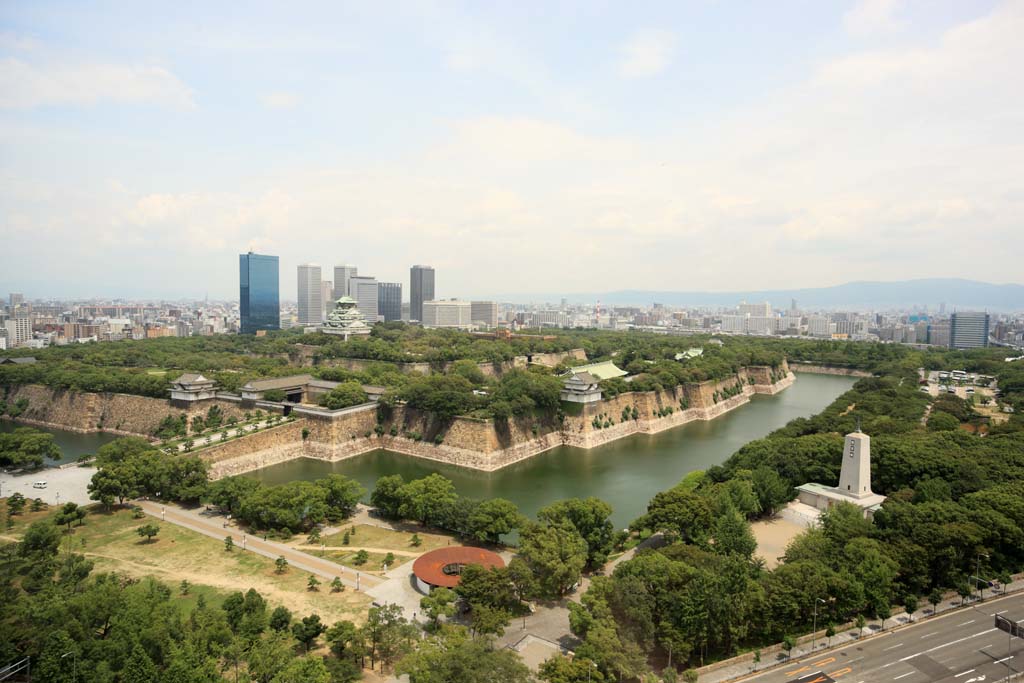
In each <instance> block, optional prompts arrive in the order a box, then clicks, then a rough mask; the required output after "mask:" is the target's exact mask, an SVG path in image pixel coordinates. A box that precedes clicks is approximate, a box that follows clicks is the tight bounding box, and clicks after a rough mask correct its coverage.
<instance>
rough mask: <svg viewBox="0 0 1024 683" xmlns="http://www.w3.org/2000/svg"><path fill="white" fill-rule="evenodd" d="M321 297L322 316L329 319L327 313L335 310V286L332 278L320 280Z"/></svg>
mask: <svg viewBox="0 0 1024 683" xmlns="http://www.w3.org/2000/svg"><path fill="white" fill-rule="evenodd" d="M320 297H321V299H322V300H323V304H322V305H321V309H322V317H323V319H324V320H327V314H328V313H330V312H331V311H333V310H334V287H333V286H332V284H331V281H330V280H321V281H320Z"/></svg>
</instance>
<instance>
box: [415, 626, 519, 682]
mask: <svg viewBox="0 0 1024 683" xmlns="http://www.w3.org/2000/svg"><path fill="white" fill-rule="evenodd" d="M396 672H397V673H399V674H408V675H409V681H410V683H478V682H479V681H502V683H529V681H530V680H531V676H530V670H529V669H527V668H526V665H525V664H523V663H522V662H521V661H520V659H519V657H518V656H517V655H516V654H515V653H514V652H512V651H511V650H508V649H506V648H500V649H494V648H493V646H492V644H491V643H490V642H489V641H488V640H486V639H482V638H471V637H470V636H469V635H468V634H467V633H466V632H465V629H461V628H457V627H449V628H445V629H442V630H441V631H439V632H438V633H437V634H436V635H432V636H430V637H428V638H427V639H425V640H424V641H423V642H421V643H420V645H419V647H418V648H417V649H416V651H415V652H412V653H410V654H408V655H406V656H405V657H403V658H402V659H401V660H400V661H399V662H398V665H397V667H396Z"/></svg>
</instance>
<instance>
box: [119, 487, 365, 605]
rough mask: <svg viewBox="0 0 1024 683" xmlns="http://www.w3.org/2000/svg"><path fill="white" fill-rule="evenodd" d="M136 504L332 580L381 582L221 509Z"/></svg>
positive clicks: (353, 584) (360, 587)
mask: <svg viewBox="0 0 1024 683" xmlns="http://www.w3.org/2000/svg"><path fill="white" fill-rule="evenodd" d="M136 504H137V505H139V506H140V507H142V509H143V510H144V511H145V512H146V514H149V515H152V516H153V517H156V518H157V519H159V520H161V521H165V522H170V523H172V524H177V525H178V526H181V527H184V528H186V529H191V530H192V531H196V532H198V533H201V534H203V535H204V536H209V537H210V538H216V539H217V540H219V541H223V540H224V538H225V537H227V536H231V538H232V541H234V544H235V548H237V549H239V550H248V551H250V552H254V553H257V554H258V555H263V556H264V557H268V558H270V559H272V560H276V559H277V558H278V557H284V558H285V559H286V560H288V564H289V565H291V566H293V567H296V568H298V569H301V570H303V571H306V572H309V573H311V574H316V575H317V576H320V577H321V578H325V579H327V580H328V581H331V580H333V579H334V577H336V576H337V577H338V578H340V579H341V582H342V583H344V584H345V585H346V586H349V587H350V588H355V589H357V590H366V589H367V588H372V587H374V586H377V585H379V584H380V583H381V579H379V578H378V577H376V576H372V575H370V574H366V573H363V572H357V571H356V570H354V569H349V568H348V567H344V566H342V565H340V564H337V563H336V562H331V561H330V560H326V559H324V558H322V557H317V556H316V555H310V554H309V553H304V552H302V551H300V550H296V549H295V548H294V547H292V546H289V545H286V544H284V543H278V542H277V541H270V540H264V539H263V538H260V537H259V536H253V535H252V534H249V533H247V532H245V531H242V530H241V529H239V528H238V527H237V525H235V524H234V523H232V522H231V521H230V520H229V519H228V518H227V517H226V516H225V515H222V514H220V513H218V512H214V511H207V510H204V509H202V508H200V509H197V510H190V509H187V508H182V507H180V506H177V505H171V504H166V503H156V502H153V501H149V500H142V501H136Z"/></svg>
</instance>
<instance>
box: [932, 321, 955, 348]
mask: <svg viewBox="0 0 1024 683" xmlns="http://www.w3.org/2000/svg"><path fill="white" fill-rule="evenodd" d="M949 338H950V327H949V323H948V322H934V323H929V324H928V343H929V344H931V345H932V346H949Z"/></svg>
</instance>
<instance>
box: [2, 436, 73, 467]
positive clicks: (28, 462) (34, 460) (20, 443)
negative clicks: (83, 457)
mask: <svg viewBox="0 0 1024 683" xmlns="http://www.w3.org/2000/svg"><path fill="white" fill-rule="evenodd" d="M60 456H61V452H60V447H59V446H57V444H56V443H54V441H53V435H52V434H47V433H46V432H41V431H39V430H38V429H32V428H31V427H18V428H17V429H15V430H14V431H12V432H0V468H8V467H10V468H15V469H36V468H38V467H42V466H43V463H44V461H45V460H46V459H47V458H49V459H51V460H59V459H60Z"/></svg>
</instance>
